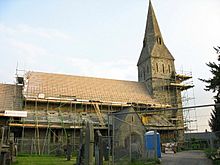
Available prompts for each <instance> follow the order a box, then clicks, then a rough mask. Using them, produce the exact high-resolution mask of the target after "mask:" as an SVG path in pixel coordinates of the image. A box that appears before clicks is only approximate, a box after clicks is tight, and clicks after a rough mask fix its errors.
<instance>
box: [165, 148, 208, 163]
mask: <svg viewBox="0 0 220 165" xmlns="http://www.w3.org/2000/svg"><path fill="white" fill-rule="evenodd" d="M162 165H212V161H211V160H209V159H207V158H206V156H205V154H204V152H203V151H195V150H193V151H183V152H178V153H176V154H163V155H162Z"/></svg>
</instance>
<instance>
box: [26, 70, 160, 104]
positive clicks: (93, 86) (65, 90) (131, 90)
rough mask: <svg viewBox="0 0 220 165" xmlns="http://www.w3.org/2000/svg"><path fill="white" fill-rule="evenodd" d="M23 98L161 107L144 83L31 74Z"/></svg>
mask: <svg viewBox="0 0 220 165" xmlns="http://www.w3.org/2000/svg"><path fill="white" fill-rule="evenodd" d="M23 93H24V97H26V98H27V99H28V98H31V97H32V98H33V97H35V98H37V97H39V94H42V95H44V97H45V98H47V97H74V98H76V99H85V100H93V101H101V102H126V103H128V102H129V103H131V102H133V103H144V104H158V103H157V102H156V101H155V100H153V99H152V98H151V97H150V95H149V94H148V92H147V89H146V87H145V84H144V83H140V82H135V81H124V80H114V79H105V78H94V77H83V76H72V75H64V74H54V73H42V72H28V73H27V74H26V78H25V86H24V91H23Z"/></svg>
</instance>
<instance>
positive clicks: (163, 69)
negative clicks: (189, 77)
mask: <svg viewBox="0 0 220 165" xmlns="http://www.w3.org/2000/svg"><path fill="white" fill-rule="evenodd" d="M162 69H163V73H164V72H165V69H164V64H162Z"/></svg>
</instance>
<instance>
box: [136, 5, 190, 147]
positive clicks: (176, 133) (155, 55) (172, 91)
mask: <svg viewBox="0 0 220 165" xmlns="http://www.w3.org/2000/svg"><path fill="white" fill-rule="evenodd" d="M137 66H138V81H139V82H143V83H145V84H146V87H147V89H148V92H149V93H150V95H151V96H152V97H153V98H155V99H156V100H157V101H159V102H160V103H161V104H168V105H170V106H171V107H172V108H177V109H176V110H175V109H174V110H172V111H163V112H161V113H160V112H158V113H159V114H158V115H163V117H166V118H167V120H168V121H169V122H170V123H171V124H172V125H173V126H174V127H173V129H172V131H171V132H164V131H163V133H164V134H167V135H170V134H173V138H174V139H176V141H178V142H179V143H182V142H183V136H184V122H183V110H182V109H181V107H182V99H181V91H182V90H185V89H188V88H190V87H192V86H190V85H183V84H182V82H183V81H185V80H187V79H189V78H192V77H191V76H186V75H181V74H176V70H175V65H174V58H173V56H172V54H171V53H170V51H169V50H168V49H167V47H166V45H165V43H164V40H163V37H162V34H161V32H160V28H159V25H158V22H157V18H156V16H155V13H154V9H153V7H152V4H151V1H150V2H149V7H148V15H147V24H146V30H145V34H144V40H143V48H142V50H141V54H140V57H139V60H138V63H137ZM161 133H162V132H161Z"/></svg>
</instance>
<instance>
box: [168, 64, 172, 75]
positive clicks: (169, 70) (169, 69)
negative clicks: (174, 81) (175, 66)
mask: <svg viewBox="0 0 220 165" xmlns="http://www.w3.org/2000/svg"><path fill="white" fill-rule="evenodd" d="M168 72H169V73H170V72H171V68H170V65H168Z"/></svg>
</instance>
